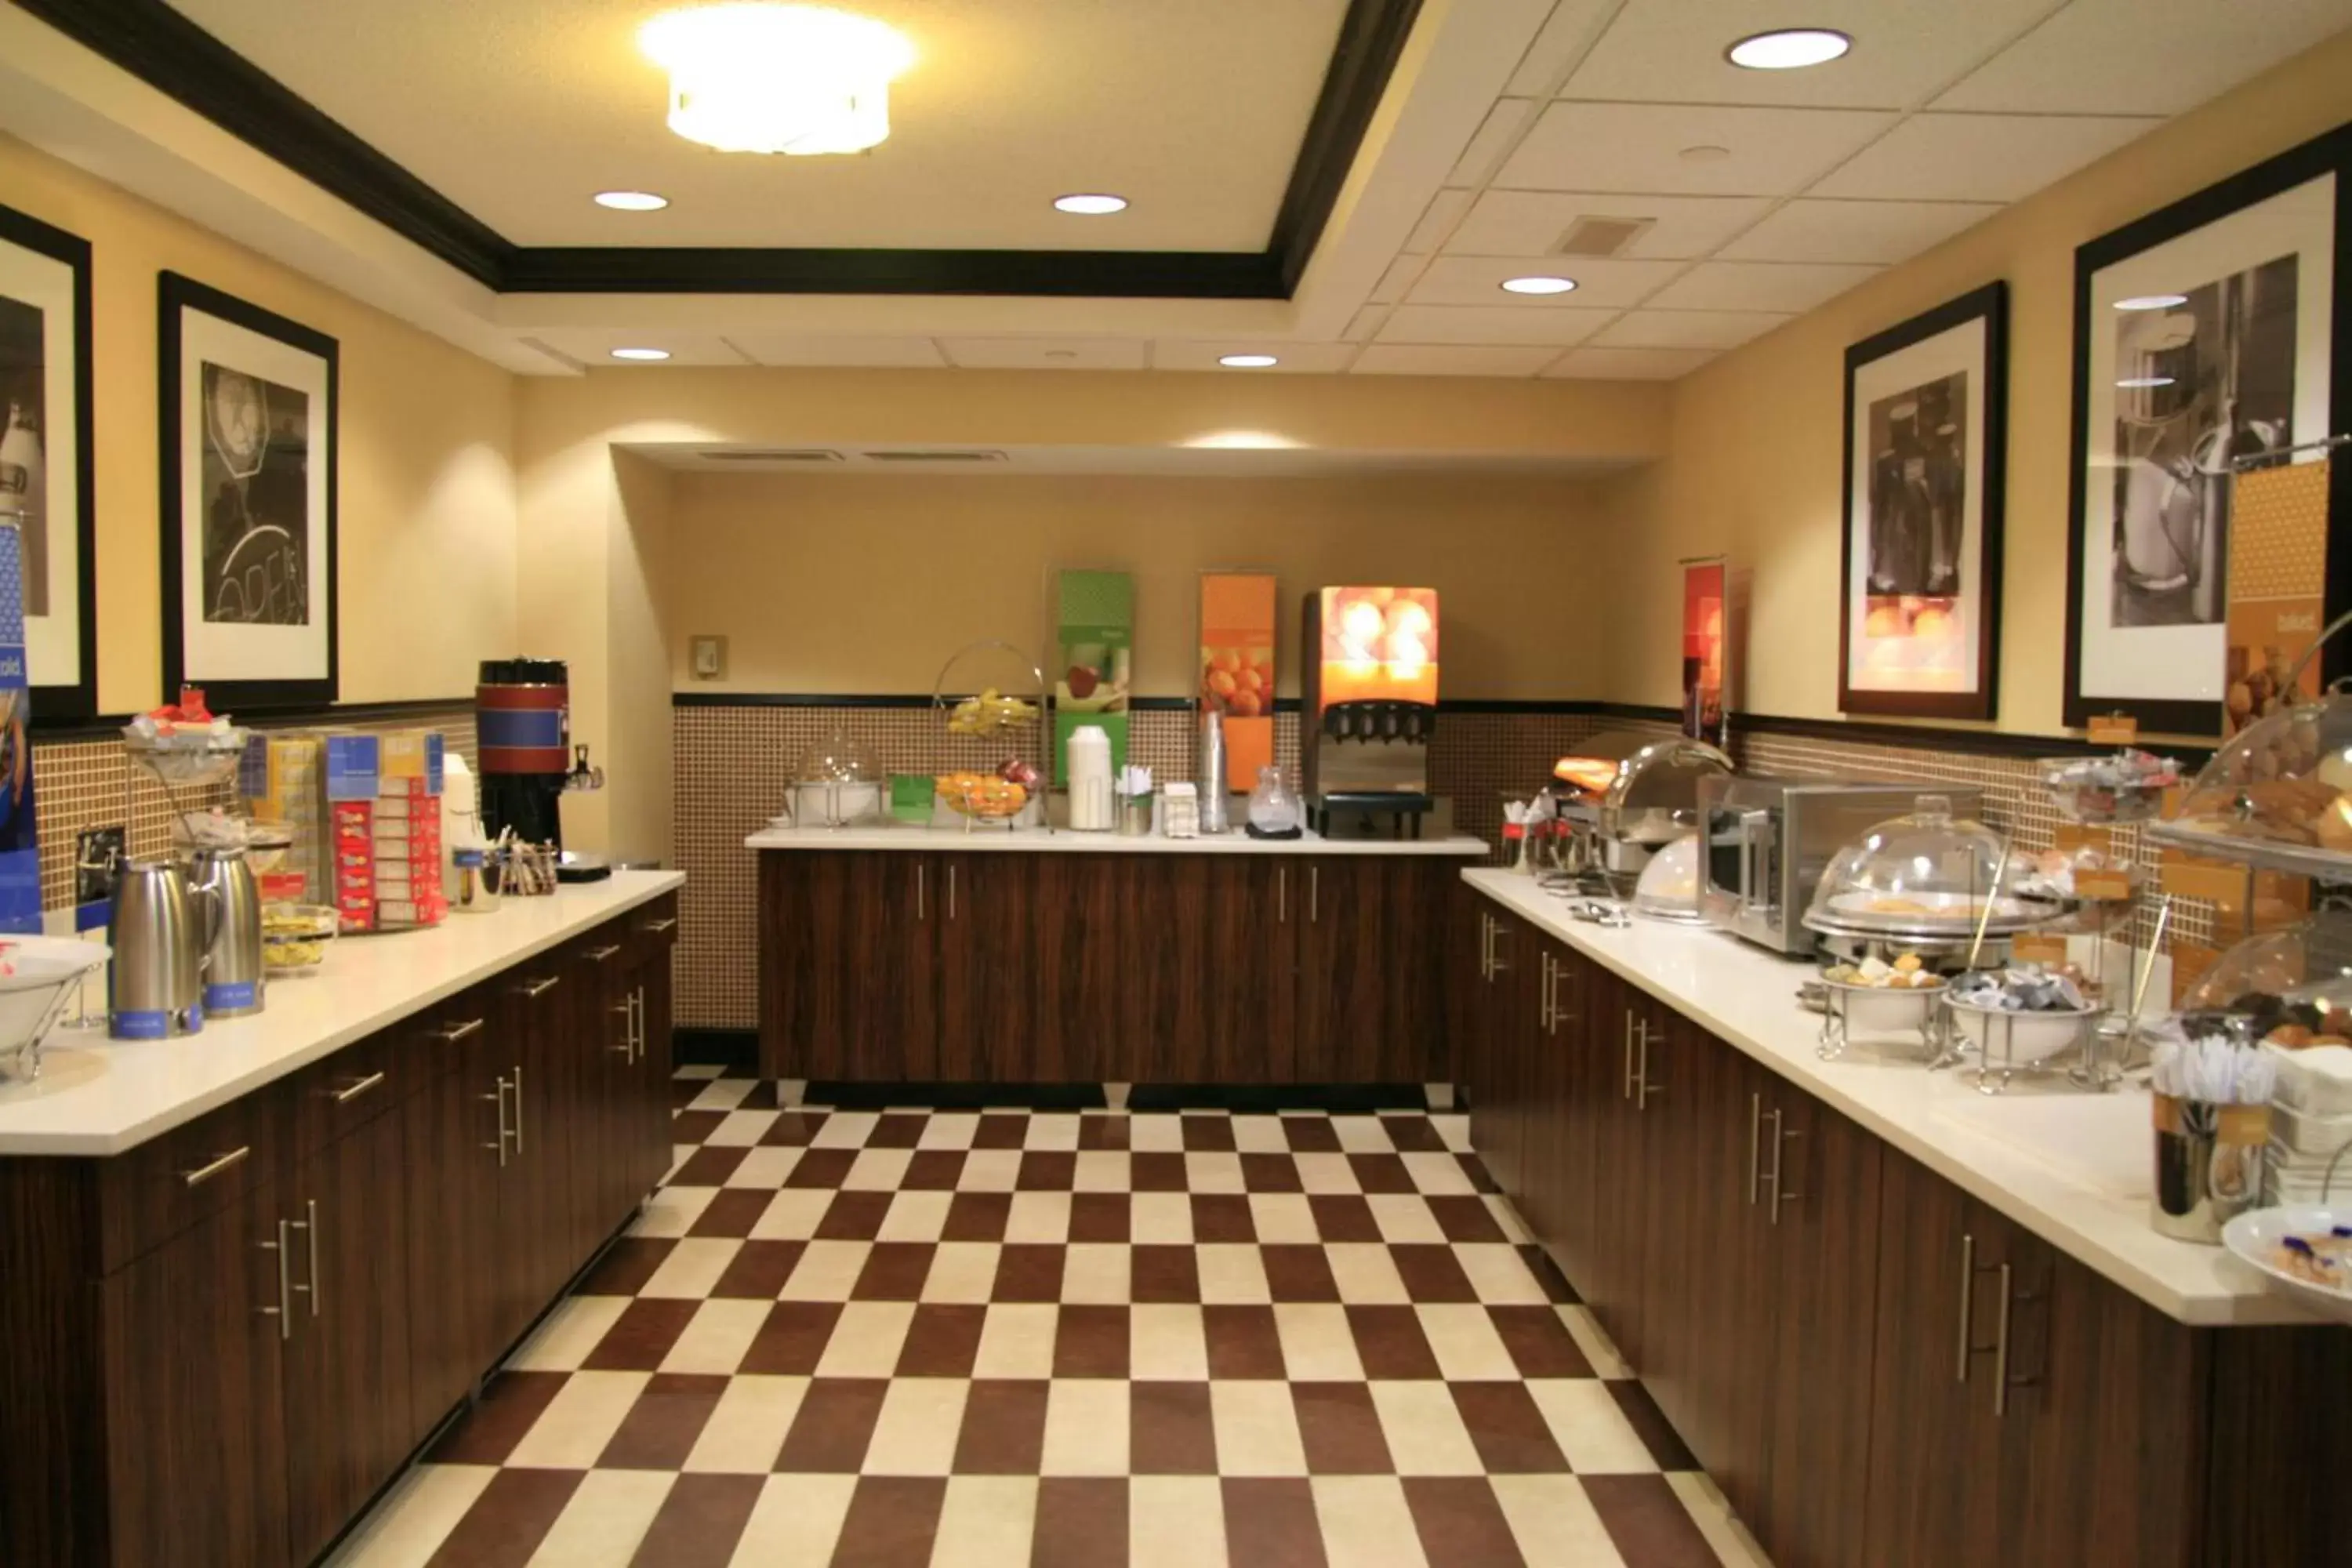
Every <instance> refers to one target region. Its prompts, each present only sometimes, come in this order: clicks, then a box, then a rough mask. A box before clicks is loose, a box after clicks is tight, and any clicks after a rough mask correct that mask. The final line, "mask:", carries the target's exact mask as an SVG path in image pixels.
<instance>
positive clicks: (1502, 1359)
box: [1413, 1303, 1519, 1383]
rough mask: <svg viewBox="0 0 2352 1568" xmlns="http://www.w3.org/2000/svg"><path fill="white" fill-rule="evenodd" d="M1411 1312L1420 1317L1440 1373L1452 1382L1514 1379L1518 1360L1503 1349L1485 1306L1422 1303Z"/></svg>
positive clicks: (1423, 1331)
mask: <svg viewBox="0 0 2352 1568" xmlns="http://www.w3.org/2000/svg"><path fill="white" fill-rule="evenodd" d="M1413 1311H1414V1312H1415V1313H1416V1314H1417V1315H1418V1316H1419V1317H1420V1319H1421V1331H1422V1333H1423V1335H1424V1336H1425V1337H1426V1338H1427V1339H1428V1341H1429V1348H1430V1351H1431V1352H1433V1354H1434V1355H1435V1356H1436V1357H1437V1370H1438V1373H1439V1374H1440V1375H1441V1376H1444V1377H1446V1378H1448V1379H1451V1380H1452V1381H1454V1382H1455V1383H1472V1382H1476V1381H1479V1380H1481V1379H1492V1378H1501V1379H1505V1380H1507V1381H1516V1380H1517V1377H1518V1375H1519V1367H1518V1363H1517V1362H1515V1361H1513V1360H1512V1359H1511V1352H1509V1351H1507V1350H1506V1349H1504V1348H1503V1339H1502V1336H1501V1335H1500V1334H1497V1333H1496V1331H1495V1321H1494V1319H1492V1318H1490V1317H1488V1316H1487V1315H1486V1308H1484V1307H1479V1306H1456V1305H1453V1304H1450V1303H1448V1304H1443V1305H1429V1304H1424V1305H1422V1306H1419V1307H1415V1308H1414V1309H1413Z"/></svg>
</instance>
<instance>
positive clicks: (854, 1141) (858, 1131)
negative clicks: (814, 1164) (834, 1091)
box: [809, 1110, 882, 1149]
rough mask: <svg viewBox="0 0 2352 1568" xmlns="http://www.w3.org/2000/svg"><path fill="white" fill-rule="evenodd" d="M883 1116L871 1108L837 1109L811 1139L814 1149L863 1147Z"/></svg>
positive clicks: (828, 1116) (810, 1143)
mask: <svg viewBox="0 0 2352 1568" xmlns="http://www.w3.org/2000/svg"><path fill="white" fill-rule="evenodd" d="M881 1120H882V1118H881V1117H880V1116H879V1115H877V1113H876V1112H874V1111H871V1110H835V1111H833V1112H831V1113H829V1114H828V1115H827V1116H826V1117H825V1119H824V1126H822V1127H820V1128H818V1129H817V1130H816V1135H815V1136H814V1137H813V1138H811V1139H810V1140H809V1147H810V1148H812V1149H863V1148H865V1147H866V1139H868V1138H869V1137H871V1136H873V1133H874V1124H875V1123H876V1122H877V1121H881Z"/></svg>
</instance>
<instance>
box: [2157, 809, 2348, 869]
mask: <svg viewBox="0 0 2352 1568" xmlns="http://www.w3.org/2000/svg"><path fill="white" fill-rule="evenodd" d="M2140 831H2141V832H2142V833H2144V834H2146V835H2147V837H2148V840H2149V841H2150V842H2151V843H2156V844H2162V845H2167V846H2168V847H2171V848H2174V849H2181V850H2186V851H2187V852H2189V854H2191V855H2199V856H2202V857H2204V858H2206V859H2209V860H2227V861H2229V862H2231V864H2233V865H2238V866H2251V867H2252V868H2255V869H2256V870H2260V871H2284V872H2286V873H2288V874H2289V875H2291V876H2296V877H2309V878H2311V879H2313V880H2314V881H2319V882H2352V855H2346V854H2342V853H2339V852H2338V851H2336V850H2334V849H2321V848H2319V847H2316V846H2314V845H2309V844H2273V843H2271V842H2269V841H2267V840H2265V839H2261V838H2239V837H2234V836H2232V835H2231V834H2227V833H2212V832H2208V831H2207V830H2205V829H2203V828H2200V827H2191V826H2188V825H2187V824H2186V823H2179V822H2151V823H2149V824H2148V825H2147V826H2145V827H2143V828H2141V829H2140Z"/></svg>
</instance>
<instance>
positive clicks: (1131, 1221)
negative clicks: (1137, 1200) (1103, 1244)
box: [1070, 1193, 1135, 1241]
mask: <svg viewBox="0 0 2352 1568" xmlns="http://www.w3.org/2000/svg"><path fill="white" fill-rule="evenodd" d="M1134 1234H1135V1207H1134V1205H1133V1204H1132V1203H1130V1202H1129V1198H1128V1195H1127V1194H1125V1193H1073V1194H1070V1239H1071V1240H1072V1241H1125V1240H1127V1239H1128V1238H1129V1237H1132V1236H1133V1235H1134Z"/></svg>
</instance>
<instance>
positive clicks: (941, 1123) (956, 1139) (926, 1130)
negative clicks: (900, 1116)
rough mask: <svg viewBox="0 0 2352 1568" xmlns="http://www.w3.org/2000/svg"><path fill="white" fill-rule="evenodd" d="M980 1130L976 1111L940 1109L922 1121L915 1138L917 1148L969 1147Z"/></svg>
mask: <svg viewBox="0 0 2352 1568" xmlns="http://www.w3.org/2000/svg"><path fill="white" fill-rule="evenodd" d="M979 1131H980V1117H979V1115H978V1113H976V1112H973V1111H968V1110H942V1111H939V1112H937V1113H935V1114H933V1115H932V1116H931V1117H930V1118H929V1120H928V1121H925V1122H924V1123H923V1131H922V1133H921V1135H920V1136H919V1137H918V1138H916V1140H915V1147H916V1148H918V1149H969V1148H971V1141H972V1139H973V1137H974V1136H975V1135H976V1134H978V1132H979Z"/></svg>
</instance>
